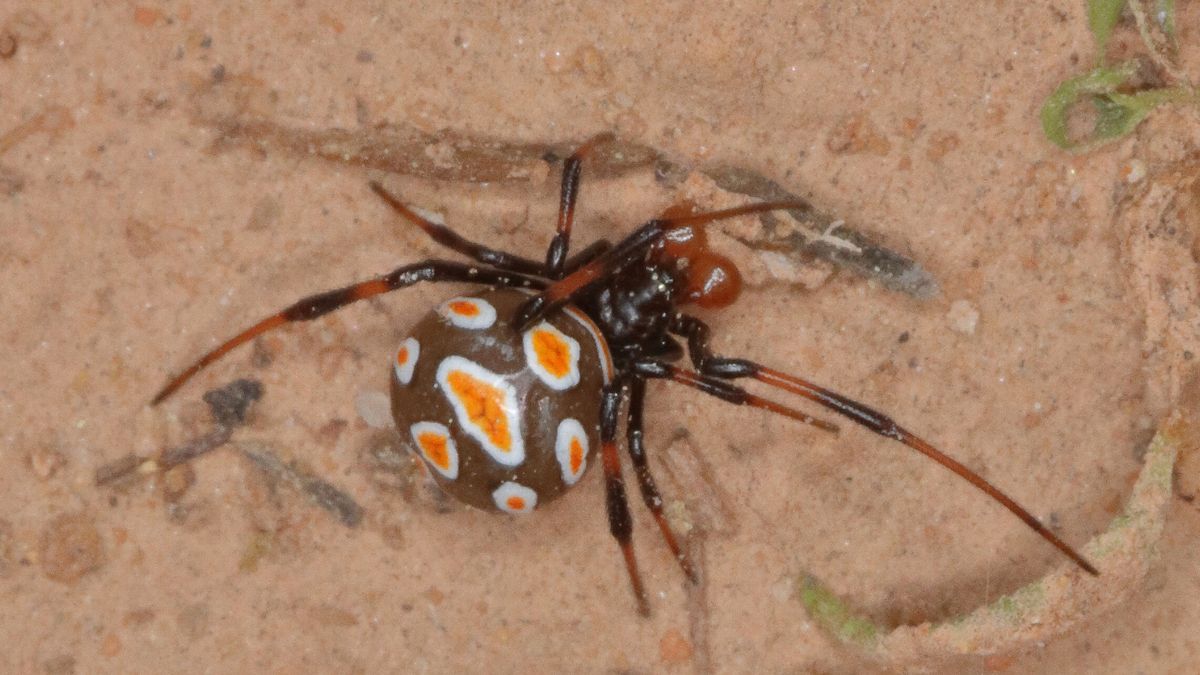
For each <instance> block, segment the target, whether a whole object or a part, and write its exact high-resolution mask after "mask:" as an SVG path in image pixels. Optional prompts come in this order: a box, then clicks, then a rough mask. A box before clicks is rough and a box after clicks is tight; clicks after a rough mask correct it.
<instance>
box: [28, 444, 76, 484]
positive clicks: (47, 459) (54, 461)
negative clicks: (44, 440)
mask: <svg viewBox="0 0 1200 675" xmlns="http://www.w3.org/2000/svg"><path fill="white" fill-rule="evenodd" d="M66 463H67V460H66V458H65V457H63V456H62V453H59V452H58V451H56V450H52V449H50V448H45V447H42V448H37V449H36V450H33V451H31V452H30V453H29V468H30V469H32V470H33V475H35V476H37V477H38V479H40V480H50V479H51V478H53V477H54V474H55V473H57V472H58V470H59V469H61V468H62V467H63V466H65V465H66Z"/></svg>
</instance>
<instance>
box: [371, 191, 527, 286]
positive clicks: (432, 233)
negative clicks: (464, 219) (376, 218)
mask: <svg viewBox="0 0 1200 675" xmlns="http://www.w3.org/2000/svg"><path fill="white" fill-rule="evenodd" d="M367 185H369V186H370V187H371V189H372V190H373V191H374V192H375V194H377V195H379V197H380V198H381V199H383V201H385V202H387V204H388V206H390V207H392V209H394V210H395V211H396V212H397V213H399V214H400V215H402V216H404V218H406V219H407V220H408V222H410V223H412V224H413V225H416V226H417V227H419V228H421V230H422V231H424V232H425V234H427V235H429V238H430V239H433V240H434V241H436V242H437V243H439V244H441V245H442V246H445V247H446V248H448V249H450V250H451V251H454V252H456V253H461V254H463V255H465V256H467V257H468V258H471V259H472V260H478V261H479V262H481V263H483V264H484V265H490V266H492V267H495V268H496V269H499V270H504V271H506V272H517V273H519V274H531V275H539V276H544V275H542V264H541V263H539V262H536V261H533V260H530V259H528V258H522V257H521V256H518V255H513V254H511V253H505V252H504V251H497V250H496V249H493V248H488V247H487V246H484V245H483V244H478V243H475V242H473V241H471V240H469V239H466V238H465V237H463V236H461V235H460V234H458V233H457V232H455V231H454V230H452V229H450V228H449V227H446V226H445V225H442V224H441V223H435V222H433V221H432V220H429V219H428V218H425V217H424V216H422V215H420V214H418V213H417V212H416V211H413V210H412V209H411V208H409V206H408V205H407V204H405V203H404V202H402V201H400V199H399V198H398V197H396V196H395V195H393V194H392V193H390V192H388V191H387V190H386V189H385V188H384V187H383V186H382V185H380V184H379V183H377V182H375V181H371V182H370V183H368V184H367Z"/></svg>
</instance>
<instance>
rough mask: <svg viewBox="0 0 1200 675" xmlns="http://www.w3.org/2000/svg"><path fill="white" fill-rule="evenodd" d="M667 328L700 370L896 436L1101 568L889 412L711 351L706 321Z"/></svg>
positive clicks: (680, 321)
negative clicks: (685, 346) (680, 339)
mask: <svg viewBox="0 0 1200 675" xmlns="http://www.w3.org/2000/svg"><path fill="white" fill-rule="evenodd" d="M671 330H672V332H674V333H676V334H677V335H682V336H684V337H686V338H687V341H688V352H689V353H690V355H691V359H692V363H693V364H694V365H695V367H696V370H697V371H699V372H700V373H701V374H702V375H704V376H707V377H712V378H720V379H722V380H730V379H736V378H743V377H748V378H752V379H755V380H758V381H759V382H762V383H764V384H766V385H769V386H771V387H775V388H776V389H782V390H783V391H786V392H789V393H792V394H796V395H797V396H801V397H803V398H806V399H808V400H810V401H813V402H814V403H817V404H819V405H821V406H824V407H825V408H827V409H829V410H832V411H833V412H836V413H838V414H839V415H842V416H843V417H847V418H849V419H850V420H851V421H853V422H854V423H856V424H858V425H860V426H862V427H865V428H867V429H869V430H870V431H873V432H875V433H877V434H879V435H880V436H884V437H886V438H891V439H893V440H897V441H900V442H901V443H903V444H904V445H907V446H908V447H910V448H912V449H913V450H916V451H917V452H919V453H921V454H923V455H925V456H926V457H928V458H930V459H932V460H933V461H935V462H937V463H938V464H941V465H942V466H943V467H945V468H947V469H949V470H950V471H952V472H954V473H955V474H957V475H958V476H959V477H961V478H963V479H964V480H966V481H967V482H968V483H970V484H972V485H974V486H975V487H976V488H978V489H979V490H981V491H982V492H984V493H985V494H987V495H988V496H989V497H991V498H992V499H994V500H996V501H997V502H1000V504H1001V505H1003V506H1004V508H1006V509H1008V510H1009V511H1011V512H1012V513H1013V515H1015V516H1017V517H1018V518H1020V519H1021V520H1022V521H1024V522H1025V524H1026V525H1028V526H1029V527H1030V528H1032V529H1033V531H1035V532H1037V533H1038V534H1039V535H1041V536H1042V538H1043V539H1045V540H1046V541H1048V542H1050V544H1052V545H1053V546H1054V547H1055V548H1057V549H1058V550H1059V551H1061V552H1062V553H1063V555H1065V556H1067V557H1068V558H1070V559H1071V561H1072V562H1074V563H1075V564H1076V565H1078V566H1079V567H1080V568H1082V569H1083V570H1084V571H1085V572H1087V573H1088V574H1091V575H1093V576H1099V575H1100V572H1099V571H1098V570H1097V569H1096V568H1095V567H1094V566H1093V565H1092V564H1091V563H1090V562H1088V561H1087V560H1086V559H1085V558H1084V557H1083V556H1082V555H1080V554H1079V553H1078V552H1077V551H1076V550H1075V549H1073V548H1071V547H1070V546H1069V545H1068V544H1067V543H1066V542H1064V541H1063V540H1061V539H1059V538H1058V536H1057V535H1055V534H1054V533H1053V532H1051V531H1050V530H1049V529H1048V528H1047V527H1046V526H1045V525H1042V523H1041V521H1039V520H1038V519H1037V518H1035V517H1034V516H1033V514H1032V513H1030V512H1029V511H1028V510H1026V509H1025V507H1023V506H1021V505H1020V504H1018V503H1017V502H1016V500H1014V499H1013V498H1011V497H1009V496H1008V495H1007V494H1005V493H1003V492H1001V491H1000V489H999V488H997V487H996V486H994V485H992V484H991V483H989V482H988V481H987V480H986V479H984V478H983V477H982V476H980V475H979V474H977V473H975V472H974V471H972V470H971V469H968V468H967V467H966V466H964V465H963V464H962V463H960V462H959V461H958V460H956V459H954V458H952V457H950V456H949V455H946V454H945V453H943V452H942V451H940V450H938V449H937V448H935V447H934V446H933V445H931V444H930V443H929V442H927V441H925V440H924V439H922V438H921V437H919V436H917V435H916V434H914V433H912V432H910V431H908V430H907V429H905V428H904V427H901V426H900V425H899V424H896V422H894V421H893V420H892V419H891V418H890V417H888V416H887V415H884V414H883V413H881V412H879V411H877V410H875V409H873V408H870V407H868V406H866V405H864V404H862V403H859V402H858V401H855V400H853V399H850V398H848V397H846V396H843V395H841V394H839V393H837V392H835V391H831V390H829V389H826V388H824V387H820V386H818V385H816V384H813V383H811V382H809V381H807V380H804V379H801V378H799V377H796V376H794V375H788V374H786V373H782V372H780V371H777V370H773V369H771V368H767V367H764V366H762V365H759V364H757V363H755V362H753V361H747V360H746V359H729V358H722V357H719V356H716V355H714V354H713V353H712V350H710V349H709V347H708V338H709V328H708V326H707V325H706V324H705V323H704V322H703V321H700V320H699V319H696V318H694V317H690V316H686V315H683V314H681V315H679V316H677V317H676V318H675V321H674V322H673V325H672V327H671Z"/></svg>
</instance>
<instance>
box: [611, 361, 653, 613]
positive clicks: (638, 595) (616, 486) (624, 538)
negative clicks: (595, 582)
mask: <svg viewBox="0 0 1200 675" xmlns="http://www.w3.org/2000/svg"><path fill="white" fill-rule="evenodd" d="M622 387H623V382H622V381H621V379H620V378H618V379H617V381H615V382H612V383H610V384H606V385H605V386H604V391H603V393H602V394H601V399H600V454H601V457H602V459H603V462H604V486H605V494H606V495H607V499H606V501H607V504H608V529H609V531H610V532H612V536H613V538H614V539H616V540H617V545H619V546H620V547H621V554H622V555H624V557H625V569H626V571H628V572H629V583H630V585H631V586H632V587H633V596H634V598H635V599H636V600H637V604H638V613H639V614H641V615H642V616H650V603H649V601H647V599H646V589H645V587H644V586H642V575H641V574H640V573H639V572H638V566H637V558H636V556H634V553H633V517H632V516H631V515H630V514H629V500H628V499H627V498H626V496H625V479H624V478H622V477H621V457H620V455H618V454H617V421H618V419H619V418H620V415H621V396H622Z"/></svg>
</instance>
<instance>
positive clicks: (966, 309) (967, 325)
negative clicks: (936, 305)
mask: <svg viewBox="0 0 1200 675" xmlns="http://www.w3.org/2000/svg"><path fill="white" fill-rule="evenodd" d="M946 318H947V319H948V320H949V321H950V330H953V331H956V332H959V333H962V334H963V335H974V334H975V326H977V325H978V324H979V310H977V309H975V307H974V306H972V305H971V303H970V302H967V301H966V300H955V301H954V302H953V303H952V304H951V305H950V311H949V312H947V313H946Z"/></svg>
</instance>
